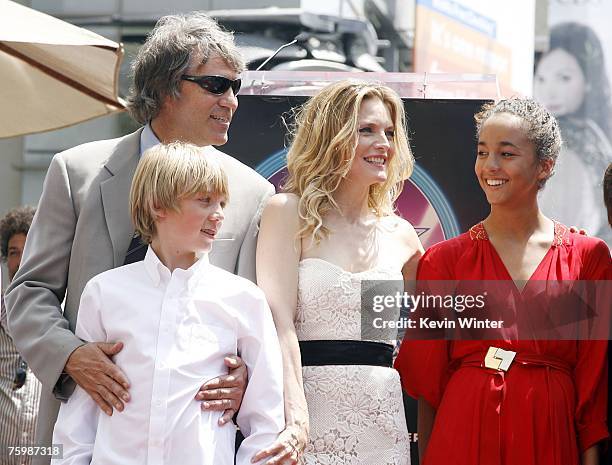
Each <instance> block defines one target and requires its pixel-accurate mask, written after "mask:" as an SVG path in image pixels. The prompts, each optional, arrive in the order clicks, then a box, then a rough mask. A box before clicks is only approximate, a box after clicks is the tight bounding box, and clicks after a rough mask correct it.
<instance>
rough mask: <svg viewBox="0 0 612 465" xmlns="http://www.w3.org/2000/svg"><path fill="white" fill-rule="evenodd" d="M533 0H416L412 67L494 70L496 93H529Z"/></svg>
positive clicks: (442, 70)
mask: <svg viewBox="0 0 612 465" xmlns="http://www.w3.org/2000/svg"><path fill="white" fill-rule="evenodd" d="M534 8H535V7H534V1H533V0H524V1H521V2H477V1H473V0H417V2H416V20H415V29H416V31H415V43H414V71H415V72H428V73H477V74H495V75H497V78H498V81H499V86H500V91H501V94H502V95H504V96H511V95H516V94H522V95H530V94H531V77H532V66H533V41H534V18H535V16H534Z"/></svg>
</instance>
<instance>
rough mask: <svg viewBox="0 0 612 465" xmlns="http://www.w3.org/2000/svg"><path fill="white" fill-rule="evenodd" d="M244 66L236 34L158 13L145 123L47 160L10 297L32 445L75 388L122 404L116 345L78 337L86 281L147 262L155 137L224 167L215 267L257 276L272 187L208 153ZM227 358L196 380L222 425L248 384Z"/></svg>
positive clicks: (144, 86)
mask: <svg viewBox="0 0 612 465" xmlns="http://www.w3.org/2000/svg"><path fill="white" fill-rule="evenodd" d="M243 69H244V63H243V59H242V57H241V55H240V53H239V52H238V50H237V48H236V46H235V44H234V41H233V37H232V35H231V34H230V33H227V32H225V31H223V30H221V29H220V28H219V26H218V25H217V24H216V23H215V21H214V20H212V19H211V18H209V17H208V16H206V15H204V14H203V13H197V12H195V13H190V14H187V15H172V16H166V17H163V18H161V19H160V20H159V22H158V23H157V25H156V26H155V28H154V29H153V31H152V32H151V34H150V36H149V37H148V38H147V40H146V42H145V44H144V45H143V46H142V48H141V49H140V51H139V53H138V55H137V57H136V58H135V60H134V62H133V64H132V71H133V86H132V89H131V95H130V97H129V100H128V101H129V106H128V109H129V111H130V114H131V115H132V117H133V118H134V119H135V120H136V121H138V122H139V123H141V124H142V125H143V126H142V127H141V128H140V129H138V130H137V131H136V132H134V133H132V134H129V135H127V136H125V137H121V138H119V139H114V140H106V141H97V142H92V143H88V144H84V145H81V146H78V147H75V148H73V149H70V150H67V151H65V152H62V153H60V154H58V155H56V156H55V157H54V158H53V161H52V162H51V165H50V167H49V171H48V173H47V177H46V179H45V184H44V188H43V193H42V196H41V199H40V204H39V209H38V214H37V216H36V218H35V219H34V223H33V225H32V229H31V231H30V234H31V236H32V240H31V241H28V246H27V247H26V250H25V254H24V260H23V264H22V268H21V270H20V271H19V273H18V274H17V276H16V277H15V280H14V281H13V283H12V285H11V286H10V288H9V290H8V293H7V299H6V301H7V307H8V310H9V327H10V330H11V333H12V335H13V336H14V338H15V340H16V341H17V346H18V349H19V350H20V351H21V353H22V354H23V355H24V357H25V358H26V360H27V361H28V363H29V364H30V366H31V368H32V370H33V371H34V372H35V373H36V375H37V376H38V378H39V379H40V380H41V381H42V383H43V395H42V399H41V409H40V415H39V421H38V426H37V432H36V436H37V440H36V442H37V443H38V444H40V445H43V444H49V443H50V439H51V434H52V431H53V425H54V422H55V419H56V417H57V411H58V407H59V402H58V401H57V400H56V398H57V399H60V400H65V399H67V398H68V396H70V394H71V392H72V388H73V387H74V382H76V383H78V384H79V385H80V386H81V387H82V388H83V389H84V390H85V391H87V392H88V394H90V395H91V396H92V398H93V399H94V400H95V401H96V402H97V403H98V405H99V406H100V408H101V409H102V410H103V411H104V412H105V413H106V414H108V415H111V414H113V412H120V411H121V410H123V408H125V403H126V402H127V403H129V392H130V389H129V378H130V374H129V373H122V372H121V371H120V370H119V369H118V368H117V367H116V366H115V365H114V364H113V363H112V362H111V360H110V358H111V357H112V356H113V355H115V354H117V353H119V352H120V351H121V348H122V341H116V343H114V344H102V343H89V344H84V343H83V342H82V341H81V340H79V339H78V338H77V337H76V336H75V335H74V334H73V331H74V328H75V323H76V318H77V311H78V306H79V300H80V296H81V293H82V290H83V288H84V286H85V284H86V283H87V281H88V280H89V279H90V278H92V277H93V276H95V275H97V274H99V273H101V272H103V271H106V270H108V269H111V268H115V267H117V266H121V265H123V264H125V263H131V262H134V261H136V260H140V259H142V258H143V257H144V254H145V252H146V247H145V246H143V244H142V243H141V242H140V240H139V238H138V237H134V234H133V231H134V228H133V226H132V223H131V220H130V215H129V211H128V197H129V196H128V194H129V189H130V184H131V180H132V177H133V174H134V171H135V169H136V165H137V164H138V161H139V158H140V155H141V153H143V152H144V151H145V150H146V149H148V148H150V147H152V146H154V145H156V144H158V143H160V142H163V143H168V142H172V141H182V142H189V143H192V144H196V145H199V146H202V147H206V149H205V152H204V154H205V156H210V157H214V158H217V159H218V160H219V162H220V163H221V165H222V167H223V169H224V171H225V172H226V174H227V176H228V179H229V190H230V193H231V202H230V203H229V205H228V208H227V209H226V212H225V216H226V220H225V222H224V224H223V227H222V229H221V230H220V232H219V233H218V235H217V237H216V240H215V245H214V247H213V251H212V253H211V254H210V261H211V262H212V263H213V264H215V265H217V266H219V267H222V268H224V269H226V270H229V271H231V272H234V273H237V274H239V275H241V276H244V277H247V278H249V279H251V280H253V281H254V280H255V246H256V241H257V231H258V223H259V216H260V214H261V210H262V209H263V207H264V205H265V203H266V201H267V198H268V197H269V196H270V195H271V194H272V193H273V192H274V188H273V186H272V185H271V184H270V183H268V182H267V181H266V180H265V179H263V178H262V177H261V176H259V175H258V174H257V173H256V172H255V171H253V170H252V169H250V168H249V167H247V166H246V165H244V164H242V163H240V162H239V161H238V160H235V159H234V158H232V157H230V156H228V155H226V154H224V153H222V152H220V151H218V150H217V149H215V148H214V147H213V146H219V145H223V144H224V143H225V142H226V141H227V131H228V129H229V125H230V123H231V120H232V117H233V115H234V112H235V111H236V109H237V107H238V100H237V98H236V93H237V92H238V90H239V88H240V79H239V76H240V73H241V72H242V71H243ZM133 297H134V299H138V296H137V295H135V296H133ZM64 299H65V300H64ZM62 300H64V305H63V310H62V306H61V303H62ZM117 311H118V312H120V311H121V309H117ZM226 363H227V365H228V369H229V370H230V372H229V375H228V376H224V377H220V379H218V380H212V381H210V382H207V383H204V381H205V380H202V382H203V386H202V390H201V391H200V392H199V393H198V394H197V395H196V400H199V401H202V408H212V409H216V410H224V411H225V413H224V415H223V416H222V418H221V420H220V421H221V422H227V421H229V420H230V419H231V417H232V415H233V414H234V413H235V412H236V411H237V409H238V407H239V405H240V401H241V400H242V395H243V393H244V389H245V385H246V369H245V368H244V364H243V363H242V362H241V360H240V359H239V358H238V359H226ZM165 401H166V400H165V399H161V400H160V402H165ZM49 458H50V457H44V458H42V457H40V458H38V457H37V460H40V461H39V462H36V461H35V462H34V463H41V464H42V463H49Z"/></svg>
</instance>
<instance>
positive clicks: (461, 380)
mask: <svg viewBox="0 0 612 465" xmlns="http://www.w3.org/2000/svg"><path fill="white" fill-rule="evenodd" d="M476 121H477V132H478V153H477V157H476V164H475V172H476V176H477V178H478V182H479V183H480V186H481V188H482V189H483V191H484V193H485V195H486V196H487V200H488V202H489V203H490V205H491V213H490V214H489V216H488V217H487V218H486V219H485V220H484V221H482V222H481V223H480V224H477V225H476V226H473V227H472V228H471V229H470V230H469V231H468V232H467V233H465V234H462V235H460V236H458V237H456V238H454V239H451V240H448V241H444V242H442V243H439V244H436V245H435V246H433V247H431V248H430V249H429V250H428V251H427V252H426V253H425V255H424V256H423V257H422V259H421V261H420V263H419V268H418V275H417V279H418V280H506V281H508V282H509V283H511V281H510V280H512V281H514V283H515V284H514V285H515V286H516V288H515V291H516V292H517V293H518V295H519V296H520V295H521V294H522V293H523V292H524V291H525V289H526V288H527V287H529V286H530V285H531V286H534V285H537V283H535V284H534V281H542V280H547V281H549V282H550V281H562V280H563V281H567V280H605V279H608V280H609V279H611V278H612V264H611V260H610V252H609V250H608V247H607V246H606V244H605V243H604V242H603V241H601V240H599V239H597V238H593V237H585V236H582V235H579V234H574V233H570V232H569V230H568V228H567V227H565V226H563V225H562V224H560V223H557V222H554V221H552V220H551V219H549V218H547V217H546V216H544V215H543V214H542V212H541V211H540V209H539V208H538V199H537V194H538V191H539V190H540V189H541V188H542V187H543V186H544V184H545V182H546V180H547V179H548V178H549V177H550V176H551V175H552V173H553V169H554V165H555V161H556V158H557V155H558V153H559V150H560V147H561V136H560V134H559V129H558V125H557V122H556V120H555V118H554V117H553V116H552V115H551V114H550V113H549V112H548V111H547V110H546V109H544V108H543V107H542V106H541V105H539V104H538V103H536V102H535V101H532V100H522V99H512V100H504V101H501V102H499V103H497V104H496V105H487V106H485V107H483V110H482V111H481V112H480V113H479V114H478V115H477V116H476ZM491 345H496V346H497V347H498V348H501V349H504V350H511V351H514V352H516V356H515V359H514V361H513V363H512V364H511V365H510V367H509V369H508V370H507V371H503V370H496V369H492V368H486V367H485V364H484V359H485V356H486V355H487V352H488V350H489V348H490V346H491ZM606 352H607V344H606V342H605V341H592V340H591V341H589V340H581V341H574V340H564V341H555V340H529V339H528V340H509V339H506V340H498V341H494V342H492V341H489V342H487V341H483V340H470V341H467V340H460V341H457V340H456V341H441V340H435V341H434V340H431V341H410V340H404V343H403V344H402V347H401V350H400V353H399V356H398V358H397V360H396V364H395V366H396V368H397V369H398V370H399V372H400V374H401V377H402V384H403V386H404V389H405V390H406V391H407V392H408V393H409V394H410V395H411V396H413V397H415V398H417V399H418V401H419V451H420V453H421V463H423V464H426V465H447V464H453V465H463V464H465V465H479V464H480V465H497V464H500V465H501V464H503V465H578V464H582V465H597V463H598V462H597V460H598V459H597V448H598V443H600V442H601V441H604V440H606V439H607V438H608V431H607V428H606V396H607V358H606V357H607V354H606Z"/></svg>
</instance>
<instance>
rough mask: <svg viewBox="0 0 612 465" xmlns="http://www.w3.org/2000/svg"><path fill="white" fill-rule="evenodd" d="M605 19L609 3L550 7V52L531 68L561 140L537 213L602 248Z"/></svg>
mask: <svg viewBox="0 0 612 465" xmlns="http://www.w3.org/2000/svg"><path fill="white" fill-rule="evenodd" d="M611 17H612V3H610V2H601V1H591V2H589V1H581V2H566V1H559V0H552V1H551V2H549V24H550V45H549V48H548V50H547V51H546V52H545V53H543V54H542V55H541V56H540V57H539V59H538V60H537V62H536V67H535V75H534V89H533V90H534V92H533V93H534V98H536V99H537V100H539V101H540V102H542V103H543V104H544V105H545V106H546V107H547V108H548V109H549V110H550V111H551V112H553V113H554V115H555V116H556V117H557V119H558V120H559V124H560V126H561V134H562V136H563V140H564V146H563V150H562V152H561V154H560V155H559V159H558V161H557V164H556V167H555V176H554V177H553V178H551V179H550V181H549V182H548V184H547V186H546V188H545V189H544V190H543V191H542V193H541V202H540V204H541V206H542V209H543V210H544V213H546V214H547V215H549V216H551V217H553V218H555V219H557V220H559V221H561V222H563V223H566V224H570V225H577V226H580V227H582V228H585V229H586V230H587V231H588V232H589V234H592V235H596V236H599V237H601V238H603V239H605V240H606V241H607V242H608V245H612V234H611V232H610V228H609V227H608V222H607V214H606V210H605V208H604V205H603V197H602V179H603V173H604V171H605V169H606V167H607V166H608V164H609V163H610V162H612V143H611V139H610V137H611V135H612V99H611V96H610V81H609V77H608V76H610V71H611V69H612V64H611V61H612V32H611V29H610V27H609V18H611ZM576 18H579V20H577V19H576Z"/></svg>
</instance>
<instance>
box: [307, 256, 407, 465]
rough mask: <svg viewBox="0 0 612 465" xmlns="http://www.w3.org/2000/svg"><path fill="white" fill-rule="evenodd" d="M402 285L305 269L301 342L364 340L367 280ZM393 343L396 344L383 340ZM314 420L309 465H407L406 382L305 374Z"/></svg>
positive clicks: (371, 369) (360, 369) (315, 262)
mask: <svg viewBox="0 0 612 465" xmlns="http://www.w3.org/2000/svg"><path fill="white" fill-rule="evenodd" d="M363 279H368V280H383V279H384V280H391V279H392V280H401V279H402V274H401V272H400V271H399V270H390V269H384V268H374V269H371V270H367V271H364V272H361V273H350V272H348V271H345V270H343V269H341V268H339V267H338V266H336V265H334V264H332V263H330V262H327V261H325V260H322V259H318V258H307V259H304V260H302V261H301V262H300V265H299V275H298V306H297V315H296V320H297V321H296V322H295V325H296V330H297V336H298V339H299V340H300V341H307V340H320V339H323V340H333V339H341V340H360V339H361V338H360V333H361V297H360V294H361V280H363ZM377 342H390V341H377ZM302 373H303V377H304V391H305V393H306V401H307V403H308V412H309V416H310V438H309V442H308V445H307V447H306V451H305V454H304V462H305V463H306V464H307V465H315V464H316V465H407V464H409V463H410V443H409V437H408V430H407V427H406V419H405V416H404V406H403V402H402V390H401V386H400V380H399V375H398V373H397V371H395V370H394V369H392V368H386V367H380V366H366V365H325V366H306V367H303V369H302Z"/></svg>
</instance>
